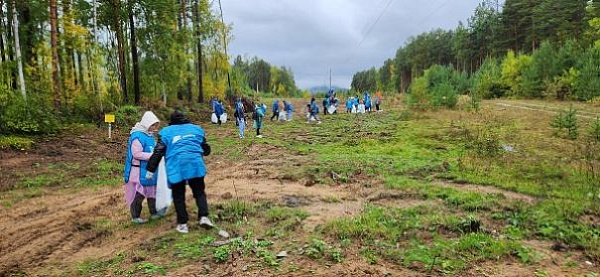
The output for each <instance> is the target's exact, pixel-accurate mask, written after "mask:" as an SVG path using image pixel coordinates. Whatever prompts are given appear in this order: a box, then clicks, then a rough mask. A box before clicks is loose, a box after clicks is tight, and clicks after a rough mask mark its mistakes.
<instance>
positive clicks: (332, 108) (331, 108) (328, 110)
mask: <svg viewBox="0 0 600 277" xmlns="http://www.w3.org/2000/svg"><path fill="white" fill-rule="evenodd" d="M336 110H337V107H336V106H334V105H331V106H329V108H327V112H328V113H329V114H333V113H335V111H336Z"/></svg>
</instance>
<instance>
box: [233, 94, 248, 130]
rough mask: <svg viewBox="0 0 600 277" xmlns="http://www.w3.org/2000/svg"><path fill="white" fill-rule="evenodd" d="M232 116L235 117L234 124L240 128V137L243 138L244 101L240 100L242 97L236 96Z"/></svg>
mask: <svg viewBox="0 0 600 277" xmlns="http://www.w3.org/2000/svg"><path fill="white" fill-rule="evenodd" d="M234 116H235V119H236V124H237V125H238V127H239V129H240V139H243V138H244V130H245V129H246V111H245V109H244V103H243V102H242V98H241V97H240V98H238V102H237V104H236V105H235V112H234Z"/></svg>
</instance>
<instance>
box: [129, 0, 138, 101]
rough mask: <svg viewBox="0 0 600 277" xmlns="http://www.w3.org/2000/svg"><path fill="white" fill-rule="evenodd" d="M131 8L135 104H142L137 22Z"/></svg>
mask: <svg viewBox="0 0 600 277" xmlns="http://www.w3.org/2000/svg"><path fill="white" fill-rule="evenodd" d="M130 5H131V6H130V7H129V29H130V30H131V61H132V63H133V93H134V96H135V104H136V105H139V104H140V68H139V65H138V51H137V43H136V42H137V41H136V38H135V20H134V18H133V3H130Z"/></svg>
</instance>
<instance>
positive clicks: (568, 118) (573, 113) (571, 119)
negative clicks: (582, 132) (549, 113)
mask: <svg viewBox="0 0 600 277" xmlns="http://www.w3.org/2000/svg"><path fill="white" fill-rule="evenodd" d="M550 126H552V127H553V128H555V129H556V131H555V132H554V134H555V135H556V136H559V137H566V138H568V139H571V140H576V139H577V138H578V137H579V131H578V130H577V129H578V126H577V110H575V109H574V108H573V106H571V108H569V110H568V111H563V112H560V113H558V115H556V118H555V119H554V121H553V122H552V123H550ZM565 132H566V133H565Z"/></svg>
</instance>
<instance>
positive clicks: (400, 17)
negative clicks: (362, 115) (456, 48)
mask: <svg viewBox="0 0 600 277" xmlns="http://www.w3.org/2000/svg"><path fill="white" fill-rule="evenodd" d="M390 1H391V2H390ZM480 1H481V0H419V1H415V0H222V1H221V2H222V6H223V14H224V17H225V21H226V22H228V23H233V36H234V38H233V41H232V42H231V44H230V45H229V54H230V55H231V56H232V57H233V58H234V57H235V56H237V55H238V54H239V55H242V56H244V55H247V56H248V57H252V56H258V57H260V58H263V59H265V60H266V61H268V62H269V63H271V64H272V65H277V66H284V65H285V66H287V67H291V68H292V70H293V71H294V75H295V78H296V83H297V85H298V86H299V87H300V88H302V89H305V88H309V87H312V86H319V85H325V84H327V85H328V84H329V68H331V70H332V76H333V78H332V79H333V81H332V82H333V85H337V86H340V87H344V88H348V87H350V82H351V80H352V75H353V74H354V73H355V72H356V71H359V70H364V69H368V68H370V67H372V66H376V67H380V66H381V65H382V64H383V61H384V60H385V59H387V58H391V57H393V56H394V55H395V53H396V50H397V49H398V47H399V46H401V45H404V43H405V42H406V41H407V39H408V38H409V37H411V36H416V35H418V34H420V33H422V32H424V31H430V30H432V29H434V28H438V27H441V28H444V29H453V28H455V27H456V26H457V24H458V22H459V21H461V20H462V21H463V22H466V20H467V18H469V17H470V16H471V14H472V13H473V11H474V9H475V7H477V5H478V3H479V2H480ZM388 4H389V5H388ZM386 7H387V10H386ZM384 10H385V12H384V13H383V15H382V16H381V18H380V20H379V22H378V23H377V24H376V25H373V23H374V22H375V21H376V20H377V18H378V16H379V15H380V14H382V12H383V11H384ZM372 26H374V27H373V29H372V31H371V33H370V34H369V35H368V37H367V38H366V39H365V40H364V42H363V43H362V45H360V47H358V45H359V43H360V41H361V40H363V38H364V37H365V36H366V35H367V33H368V31H369V29H370V28H371V27H372Z"/></svg>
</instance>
